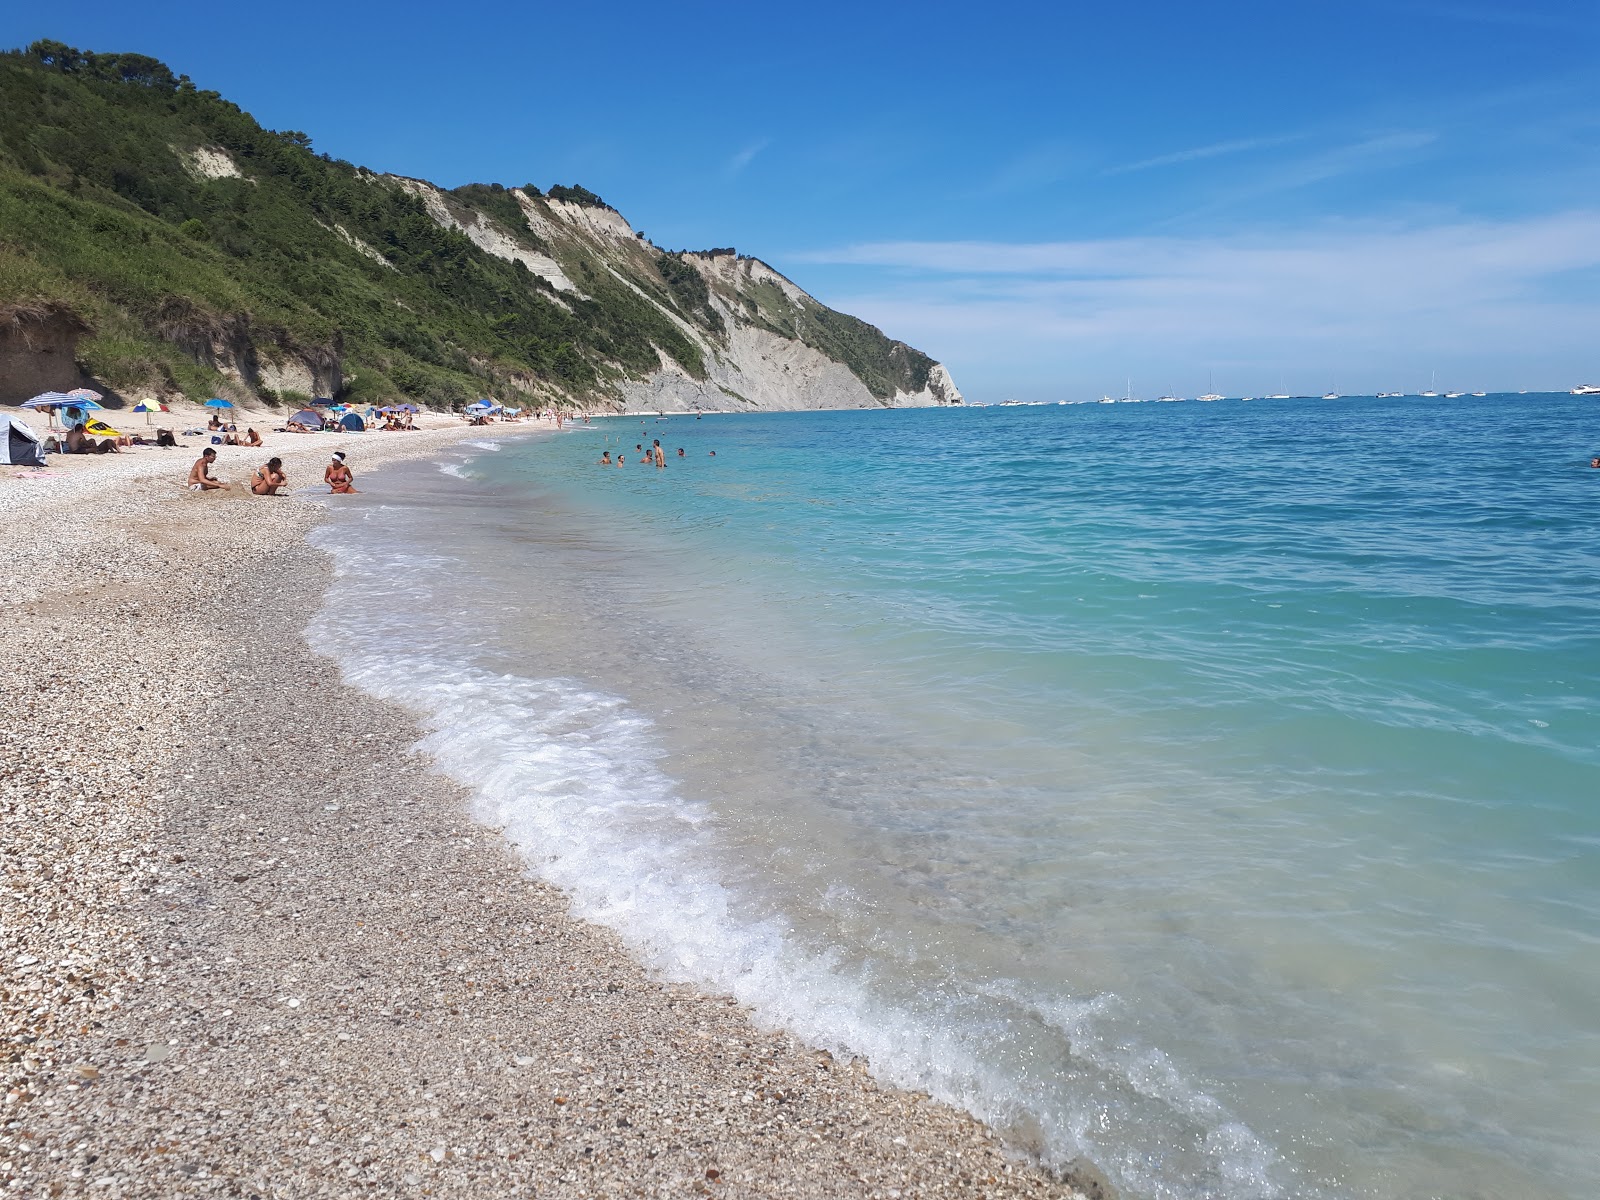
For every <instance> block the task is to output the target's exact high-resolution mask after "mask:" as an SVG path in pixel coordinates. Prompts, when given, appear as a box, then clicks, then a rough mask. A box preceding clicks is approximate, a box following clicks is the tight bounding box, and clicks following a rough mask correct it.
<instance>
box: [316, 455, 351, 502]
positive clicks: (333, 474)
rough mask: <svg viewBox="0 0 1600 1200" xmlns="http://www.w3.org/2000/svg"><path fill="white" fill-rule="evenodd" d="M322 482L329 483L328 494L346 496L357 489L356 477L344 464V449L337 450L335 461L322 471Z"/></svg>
mask: <svg viewBox="0 0 1600 1200" xmlns="http://www.w3.org/2000/svg"><path fill="white" fill-rule="evenodd" d="M322 482H323V483H325V484H327V485H328V494H329V495H333V494H335V493H337V494H339V495H341V496H346V495H349V494H350V493H352V492H354V491H355V490H356V477H355V475H354V474H352V473H351V471H350V468H349V467H347V466H345V464H344V451H343V450H335V451H334V452H333V461H332V462H331V463H329V464H328V467H327V469H326V470H325V471H323V472H322Z"/></svg>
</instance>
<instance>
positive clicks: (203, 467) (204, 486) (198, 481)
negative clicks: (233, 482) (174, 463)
mask: <svg viewBox="0 0 1600 1200" xmlns="http://www.w3.org/2000/svg"><path fill="white" fill-rule="evenodd" d="M216 460H217V452H216V450H214V449H213V448H212V447H210V446H207V447H206V448H205V449H204V450H202V451H200V457H199V458H197V459H195V460H194V466H192V467H190V468H189V484H188V487H189V490H190V491H191V492H214V491H217V490H218V489H226V488H227V486H228V485H227V484H226V483H223V482H222V480H220V479H213V478H211V464H212V463H214V462H215V461H216Z"/></svg>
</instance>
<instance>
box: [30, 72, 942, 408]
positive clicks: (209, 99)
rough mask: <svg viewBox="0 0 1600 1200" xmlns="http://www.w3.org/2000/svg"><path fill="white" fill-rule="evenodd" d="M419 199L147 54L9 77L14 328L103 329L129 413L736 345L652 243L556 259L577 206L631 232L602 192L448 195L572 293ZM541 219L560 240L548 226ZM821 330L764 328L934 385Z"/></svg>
mask: <svg viewBox="0 0 1600 1200" xmlns="http://www.w3.org/2000/svg"><path fill="white" fill-rule="evenodd" d="M407 183H408V181H403V180H398V179H394V178H392V177H388V176H382V175H377V174H374V173H372V172H370V171H367V170H365V169H363V168H361V167H357V166H354V165H352V164H350V163H347V162H343V161H340V160H336V159H332V158H330V157H328V156H326V155H321V154H318V153H316V151H315V150H314V149H313V146H312V141H311V138H310V137H309V136H307V135H306V134H304V133H301V132H298V131H281V132H275V131H272V130H267V129H263V128H262V127H261V126H260V125H259V124H258V123H257V122H256V121H255V120H254V118H252V117H251V116H250V115H249V114H248V113H245V112H243V111H241V110H240V109H239V108H238V106H237V105H234V104H232V103H230V102H229V101H227V100H225V99H223V98H222V97H221V96H220V95H218V94H217V93H216V92H210V91H203V90H199V89H197V88H195V86H194V85H193V83H192V82H190V80H189V79H188V78H187V77H186V76H178V75H174V74H173V72H172V71H171V70H170V69H169V68H167V67H166V66H165V65H164V64H162V63H160V62H158V61H156V60H155V59H152V58H149V57H146V56H143V55H136V54H95V53H86V52H81V51H78V50H74V49H72V48H70V47H67V46H64V45H61V44H60V43H54V42H37V43H35V44H34V45H32V46H30V47H29V48H28V49H27V50H25V51H12V52H8V53H4V54H0V327H4V325H5V324H6V323H7V322H10V323H11V325H12V326H13V327H19V328H20V327H24V326H25V324H26V322H28V321H34V322H41V321H52V320H53V321H56V322H58V324H59V326H60V327H61V328H69V327H70V328H71V329H72V331H73V334H74V336H76V335H77V331H78V330H79V329H82V330H86V331H87V332H85V333H83V335H82V337H81V340H78V341H77V342H76V356H77V359H78V362H79V364H80V365H81V367H82V368H83V370H84V371H85V372H86V373H87V374H88V375H90V376H92V377H93V378H96V379H99V380H101V381H103V382H104V383H106V384H107V385H109V386H110V387H112V388H115V389H120V390H123V391H131V390H133V389H164V390H168V391H181V392H185V393H188V394H191V395H200V394H211V393H213V392H215V391H223V392H225V393H226V392H229V391H231V392H233V393H235V394H237V393H238V392H239V391H240V390H241V389H242V390H245V391H248V392H253V393H255V394H256V395H258V396H261V397H262V398H264V399H268V400H273V399H282V400H284V401H289V402H293V401H296V400H300V399H303V398H304V397H303V396H301V395H299V394H294V393H293V392H291V391H290V389H288V388H286V387H284V386H281V385H280V386H279V387H278V388H276V389H275V388H274V387H273V386H272V384H271V381H272V380H275V379H276V380H279V381H281V380H283V379H285V378H297V377H298V378H303V377H306V376H307V373H308V372H309V373H310V374H311V375H312V376H315V377H316V378H317V379H319V380H321V379H331V380H334V381H335V382H333V383H330V384H328V385H327V386H329V387H333V386H337V387H339V388H340V389H341V390H342V394H344V395H347V396H349V397H351V398H353V399H357V400H368V399H382V398H389V397H395V396H400V395H406V396H410V397H413V398H416V399H419V400H422V401H424V402H427V403H432V404H437V405H449V404H453V403H458V402H460V401H462V400H465V399H468V398H471V397H474V396H478V395H482V394H485V393H489V394H516V393H521V394H530V395H535V396H538V397H541V398H543V399H546V400H551V399H554V400H562V399H569V398H570V399H573V400H582V401H592V400H595V399H602V398H604V397H606V396H607V395H609V394H611V393H612V392H613V389H614V387H615V385H616V383H617V382H618V381H620V380H622V379H625V378H640V377H642V376H645V375H648V374H649V373H651V372H652V371H655V370H657V369H658V368H659V367H660V365H661V361H662V355H665V356H666V357H667V358H668V359H670V360H671V361H674V362H676V363H677V364H678V365H679V366H680V367H681V368H682V369H683V371H685V372H686V373H687V374H688V375H690V376H693V377H695V378H703V377H704V374H705V369H706V362H705V359H706V355H707V353H715V352H716V347H717V346H718V345H719V344H721V342H723V341H724V340H725V338H726V336H727V330H726V327H725V322H724V319H723V316H722V314H721V313H719V312H718V311H717V309H716V308H715V307H714V306H713V305H712V303H711V301H710V293H709V292H708V290H707V288H706V284H705V282H704V281H703V280H702V279H701V277H700V275H699V274H698V273H697V272H696V271H695V270H694V269H692V268H690V267H687V266H685V265H684V261H683V259H682V258H681V257H679V256H675V255H667V254H663V253H662V252H661V251H659V250H657V249H656V248H654V247H653V246H651V245H650V244H649V243H648V242H645V241H643V240H642V239H633V238H632V236H631V233H629V234H628V237H627V239H626V240H619V239H616V238H613V239H612V241H611V242H608V243H605V244H604V245H601V242H600V241H599V240H596V239H594V238H587V237H580V236H577V235H574V236H572V237H566V236H563V237H561V238H559V239H554V240H556V241H559V244H552V240H553V239H552V238H551V237H550V236H549V235H548V229H549V228H557V227H559V228H561V229H565V228H566V226H563V225H561V224H560V221H561V219H564V218H562V214H568V217H570V214H571V212H573V211H574V210H573V209H572V208H571V207H570V206H573V205H577V206H592V207H593V208H594V209H595V210H596V211H603V212H604V213H605V214H609V216H611V217H613V218H615V214H614V213H611V210H609V209H605V208H603V203H602V202H601V201H600V199H599V197H597V196H595V195H593V193H591V192H588V191H586V190H585V189H583V188H581V187H576V186H573V187H558V188H552V189H550V191H549V193H548V194H545V193H541V192H540V191H539V189H536V188H533V187H531V186H529V187H526V188H523V189H520V191H519V192H512V191H510V190H508V189H506V188H504V187H501V186H500V185H496V184H474V185H469V186H467V187H463V188H458V189H456V190H455V191H453V192H448V193H440V194H438V195H440V196H441V197H442V200H443V204H444V209H445V210H446V213H447V217H448V222H454V223H456V224H459V225H461V226H462V227H467V228H472V229H473V230H474V231H475V236H476V235H481V234H482V233H483V231H484V230H489V231H491V232H492V234H493V236H494V237H495V238H499V239H502V240H503V241H504V242H505V243H506V244H507V245H508V246H511V247H512V252H511V253H512V258H516V257H524V258H529V261H532V258H531V257H530V256H546V257H545V258H544V259H543V261H552V262H553V263H555V264H558V266H557V267H555V268H553V270H554V273H555V274H558V275H559V274H560V272H563V271H564V272H565V275H566V276H567V278H568V279H569V280H570V285H569V286H568V288H566V289H565V290H563V289H562V288H561V287H559V286H553V285H552V283H551V282H550V281H548V280H547V279H546V278H543V277H541V276H540V275H539V274H537V273H536V272H535V271H532V270H530V269H529V267H528V266H527V265H525V264H524V262H522V261H512V260H508V258H507V257H506V256H505V254H504V253H499V254H497V253H490V252H487V251H485V250H484V249H481V248H480V246H479V245H477V244H474V240H473V239H472V238H469V237H468V236H467V234H465V233H463V232H462V231H461V229H459V228H449V227H446V223H441V220H440V214H439V212H433V213H431V214H430V211H429V209H428V206H427V205H426V204H425V203H424V200H423V199H422V198H421V196H420V195H419V194H418V191H417V190H416V189H415V188H408V186H407ZM421 186H422V187H423V188H426V187H427V185H421ZM428 192H429V195H434V194H435V193H433V192H432V189H428ZM535 210H537V211H535ZM539 213H544V214H546V215H549V216H550V217H551V221H550V222H542V221H541V220H539V219H536V220H535V223H536V224H541V227H545V228H547V234H546V236H541V235H540V234H539V233H538V232H535V230H534V228H533V227H532V226H530V224H529V220H528V218H529V216H530V214H532V215H533V216H534V217H535V218H538V215H539ZM615 219H616V220H617V221H619V222H620V218H615ZM569 224H570V220H569ZM481 240H482V237H481V236H480V241H481ZM498 244H499V243H498V242H497V243H496V245H498ZM556 282H557V284H558V285H559V284H560V283H561V282H562V281H561V280H560V279H559V278H558V279H557V280H556ZM743 306H744V308H745V309H756V308H760V309H764V308H765V307H766V306H765V305H759V306H758V305H756V304H753V303H752V302H751V301H750V300H749V299H745V300H744V301H743ZM815 309H816V310H817V311H815V312H813V313H811V314H810V315H809V317H807V318H806V319H799V320H797V319H795V317H794V315H793V314H792V313H791V314H789V315H788V316H787V317H786V318H785V317H783V316H782V315H781V314H779V317H778V319H773V318H772V317H771V316H769V315H768V314H766V313H765V312H758V313H756V314H754V316H755V318H756V319H759V320H761V323H762V325H763V326H764V327H768V328H771V329H773V330H774V331H775V332H781V333H782V334H783V335H784V336H789V337H796V338H800V339H802V340H804V341H806V342H807V344H809V345H813V346H814V347H816V348H817V349H819V350H820V351H821V352H822V353H824V354H826V355H828V356H829V357H832V358H834V359H836V360H837V361H841V362H844V363H845V364H846V365H847V366H851V368H852V370H854V371H855V372H856V374H857V375H858V376H859V377H861V378H862V379H863V380H864V381H865V382H866V383H867V384H868V387H869V388H870V389H871V391H872V392H873V394H874V395H876V396H879V397H884V396H887V395H889V394H890V393H891V392H892V391H894V390H895V389H896V388H902V389H903V388H905V387H907V386H909V385H910V384H912V383H916V382H917V381H918V379H919V377H920V379H921V380H925V379H926V378H927V372H928V368H929V366H931V365H932V364H931V360H929V359H928V358H927V356H925V355H922V354H920V352H918V351H915V350H911V349H910V348H909V347H906V346H904V345H903V344H901V343H898V342H893V341H891V340H890V339H888V338H886V337H884V335H883V334H882V333H880V332H879V331H878V330H876V329H874V328H873V327H872V326H870V325H866V324H864V323H862V322H859V321H855V320H854V318H849V317H845V316H843V315H842V314H838V313H834V312H832V310H829V309H826V308H824V307H822V306H821V305H816V306H815ZM658 350H659V353H658ZM289 368H292V369H289ZM307 386H309V385H307ZM918 386H920V383H919V384H918ZM278 392H283V393H285V394H283V395H281V396H279V395H278V394H277V393H278Z"/></svg>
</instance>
